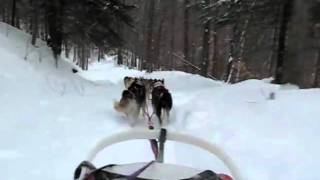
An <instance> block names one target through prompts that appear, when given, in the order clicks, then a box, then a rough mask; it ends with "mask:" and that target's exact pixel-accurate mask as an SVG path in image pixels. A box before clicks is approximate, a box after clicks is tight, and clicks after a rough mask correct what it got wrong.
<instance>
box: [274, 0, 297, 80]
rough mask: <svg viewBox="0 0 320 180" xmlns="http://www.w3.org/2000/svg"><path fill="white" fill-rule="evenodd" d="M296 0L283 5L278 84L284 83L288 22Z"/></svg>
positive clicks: (276, 75)
mask: <svg viewBox="0 0 320 180" xmlns="http://www.w3.org/2000/svg"><path fill="white" fill-rule="evenodd" d="M293 4H294V0H286V1H285V3H284V5H283V10H282V17H281V23H280V29H279V30H280V32H279V39H278V42H279V45H278V50H277V64H276V74H275V79H274V82H275V83H277V84H282V83H283V67H284V60H285V53H286V39H287V31H288V23H289V20H290V18H291V15H292V9H293Z"/></svg>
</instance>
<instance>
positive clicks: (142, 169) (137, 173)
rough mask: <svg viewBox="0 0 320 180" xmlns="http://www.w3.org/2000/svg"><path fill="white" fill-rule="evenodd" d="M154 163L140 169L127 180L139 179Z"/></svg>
mask: <svg viewBox="0 0 320 180" xmlns="http://www.w3.org/2000/svg"><path fill="white" fill-rule="evenodd" d="M152 163H154V161H151V162H149V163H148V164H146V165H144V166H143V167H142V168H140V169H138V170H137V171H136V172H134V173H132V174H131V175H130V176H129V177H128V178H127V179H128V180H135V179H137V177H138V176H139V175H140V174H141V173H142V172H143V171H144V170H146V169H147V168H148V167H149V166H150V165H151V164H152Z"/></svg>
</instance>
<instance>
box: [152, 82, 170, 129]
mask: <svg viewBox="0 0 320 180" xmlns="http://www.w3.org/2000/svg"><path fill="white" fill-rule="evenodd" d="M151 103H152V108H153V112H154V113H155V114H156V116H157V118H158V119H159V124H160V126H162V123H163V121H166V123H169V115H170V110H171V108H172V97H171V94H170V92H169V90H168V89H166V88H165V86H164V84H163V82H162V81H157V82H155V83H154V85H153V89H152V100H151Z"/></svg>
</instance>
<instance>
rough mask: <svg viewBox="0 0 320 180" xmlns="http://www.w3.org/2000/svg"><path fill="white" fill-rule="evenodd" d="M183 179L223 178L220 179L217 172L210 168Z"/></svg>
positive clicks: (206, 179) (215, 179)
mask: <svg viewBox="0 0 320 180" xmlns="http://www.w3.org/2000/svg"><path fill="white" fill-rule="evenodd" d="M182 180H222V179H220V177H219V176H218V175H217V174H216V173H214V172H212V171H210V170H206V171H203V172H201V173H200V174H197V175H195V176H194V177H191V178H187V179H182Z"/></svg>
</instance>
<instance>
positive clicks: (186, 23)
mask: <svg viewBox="0 0 320 180" xmlns="http://www.w3.org/2000/svg"><path fill="white" fill-rule="evenodd" d="M189 5H190V0H184V4H183V7H184V17H183V27H184V28H183V30H184V32H183V40H184V43H183V54H184V59H185V60H187V61H190V57H189V19H190V17H189V16H190V13H189V7H188V6H189ZM187 68H188V67H187V66H185V67H184V70H185V71H186V70H187Z"/></svg>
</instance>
